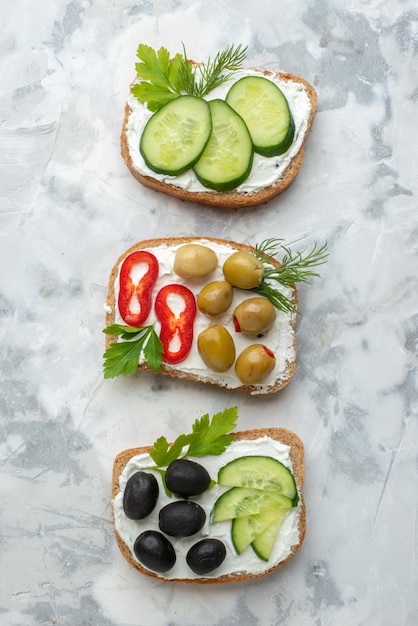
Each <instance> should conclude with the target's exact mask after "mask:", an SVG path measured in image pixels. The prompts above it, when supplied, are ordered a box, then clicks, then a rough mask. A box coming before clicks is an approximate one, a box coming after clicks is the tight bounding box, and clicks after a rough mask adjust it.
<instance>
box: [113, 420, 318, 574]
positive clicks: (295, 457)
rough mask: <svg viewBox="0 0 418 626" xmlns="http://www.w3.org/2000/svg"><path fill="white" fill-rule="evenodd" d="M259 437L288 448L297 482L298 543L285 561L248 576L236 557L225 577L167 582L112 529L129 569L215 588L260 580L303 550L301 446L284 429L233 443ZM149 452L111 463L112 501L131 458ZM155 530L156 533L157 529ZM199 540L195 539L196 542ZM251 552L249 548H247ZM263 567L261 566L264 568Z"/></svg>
mask: <svg viewBox="0 0 418 626" xmlns="http://www.w3.org/2000/svg"><path fill="white" fill-rule="evenodd" d="M262 437H269V438H270V439H273V440H275V441H278V442H280V443H282V444H285V445H286V446H289V448H290V460H291V465H292V473H293V476H294V478H295V481H296V485H297V488H298V493H299V504H298V539H297V541H296V542H295V543H294V544H293V545H291V546H289V551H288V554H287V556H286V557H285V558H283V559H282V560H281V561H280V562H278V563H275V564H274V565H269V563H268V562H263V561H261V560H260V568H261V569H260V571H258V572H252V573H249V572H247V571H245V570H242V569H241V566H240V564H239V557H238V558H237V564H236V569H235V568H234V567H233V568H232V570H233V571H232V572H230V573H228V574H223V575H219V576H216V571H215V572H214V573H213V574H212V575H207V576H203V577H197V578H192V577H190V578H189V577H182V578H167V577H164V576H163V575H160V574H158V573H155V572H153V571H150V570H148V569H147V568H145V567H143V566H142V565H141V564H140V563H139V562H138V561H137V560H136V558H134V556H133V555H132V552H131V550H130V547H129V546H128V545H127V544H126V543H125V541H124V540H123V539H122V537H121V536H120V534H119V533H118V531H117V529H116V526H115V530H114V531H115V537H116V542H117V544H118V546H119V549H120V551H121V552H122V555H123V556H124V558H125V559H126V560H127V561H128V563H129V564H130V565H132V566H133V567H134V568H135V569H137V570H138V571H139V572H141V573H142V574H145V575H146V576H150V577H152V578H157V579H159V580H163V581H167V582H181V583H197V584H203V583H205V584H214V583H218V584H219V583H231V582H239V581H244V580H251V579H256V578H260V577H262V576H266V575H267V574H271V573H272V572H274V571H275V570H277V569H278V568H279V567H282V566H283V565H285V564H286V563H288V562H289V561H290V560H291V559H292V558H293V557H294V556H295V554H296V553H297V552H298V551H299V549H300V548H301V546H302V543H303V540H304V538H305V534H306V509H305V501H304V497H303V493H302V488H303V484H304V472H305V469H304V446H303V443H302V441H301V440H300V439H299V437H298V436H297V435H296V434H295V433H293V432H292V431H290V430H287V429H285V428H263V429H256V430H246V431H241V432H236V433H234V439H235V440H236V441H252V440H255V439H260V438H262ZM149 450H150V446H142V447H138V448H131V449H128V450H124V451H123V452H120V453H119V454H118V455H117V457H116V458H115V460H114V464H113V473H112V501H113V500H114V499H115V498H116V496H117V495H118V494H119V492H120V484H119V478H120V476H121V474H122V472H123V470H124V468H125V466H126V464H127V463H128V462H129V461H130V460H131V459H132V457H134V456H136V455H138V454H144V453H147V452H148V451H149ZM217 458H219V459H220V464H221V465H222V461H221V458H222V455H220V457H217ZM197 461H199V462H201V463H202V464H203V465H204V457H203V458H202V459H197ZM113 519H114V521H115V515H114V514H113ZM156 530H158V529H156ZM198 540H199V538H196V541H198ZM248 549H249V550H251V548H248ZM226 558H227V559H228V558H229V559H231V558H234V557H231V556H228V555H227V557H226ZM263 563H264V566H263Z"/></svg>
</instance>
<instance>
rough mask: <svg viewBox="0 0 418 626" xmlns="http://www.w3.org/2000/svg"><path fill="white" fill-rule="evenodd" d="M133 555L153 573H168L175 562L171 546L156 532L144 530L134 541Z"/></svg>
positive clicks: (165, 538)
mask: <svg viewBox="0 0 418 626" xmlns="http://www.w3.org/2000/svg"><path fill="white" fill-rule="evenodd" d="M134 553H135V556H136V558H137V559H138V561H139V562H140V563H142V565H145V567H148V569H150V570H152V571H153V572H168V570H170V569H171V568H172V567H173V565H174V563H175V562H176V553H175V551H174V548H173V546H172V544H171V543H170V541H169V540H168V539H167V537H164V535H162V534H161V533H159V532H158V531H156V530H146V531H144V532H143V533H141V534H140V535H139V536H138V537H137V538H136V539H135V543H134Z"/></svg>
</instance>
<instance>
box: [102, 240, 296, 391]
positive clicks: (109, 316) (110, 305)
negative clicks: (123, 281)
mask: <svg viewBox="0 0 418 626" xmlns="http://www.w3.org/2000/svg"><path fill="white" fill-rule="evenodd" d="M199 240H204V241H208V242H214V243H217V244H221V245H229V246H231V247H232V248H234V249H235V250H242V251H244V252H254V247H253V246H250V245H248V244H244V243H238V242H236V241H230V240H226V239H219V238H215V237H201V238H199V237H164V238H154V239H145V240H143V241H139V242H138V243H136V244H134V245H132V246H131V247H130V248H128V249H127V250H126V251H125V252H124V253H123V254H121V255H120V256H119V258H118V259H117V261H116V263H115V264H114V266H113V268H112V271H111V273H110V277H109V283H108V293H107V298H106V310H107V312H106V327H108V326H111V325H112V324H114V323H115V315H116V308H117V302H116V299H115V281H116V280H117V277H118V272H119V266H120V264H121V263H122V262H123V260H124V259H125V258H126V257H127V256H129V255H130V254H132V252H136V251H137V250H142V249H148V248H156V247H158V246H161V245H167V246H175V245H179V244H187V243H192V242H198V241H199ZM271 262H272V264H274V265H275V266H276V267H279V266H280V263H279V261H277V259H272V260H271ZM293 302H294V304H295V307H296V305H297V289H296V286H295V285H294V286H293ZM289 324H290V326H291V327H292V328H294V326H295V324H296V316H292V317H291V319H290V321H289ZM116 340H117V337H115V336H113V335H105V348H106V349H107V348H108V347H109V346H110V345H111V344H112V343H113V342H115V341H116ZM293 347H294V351H295V353H296V338H295V337H293ZM138 370H142V371H151V370H150V368H149V367H148V366H147V365H146V364H145V363H141V364H139V365H138ZM295 370H296V361H295V360H293V361H288V362H287V372H286V376H285V377H284V378H280V379H279V380H277V381H276V382H275V384H274V385H270V386H269V387H268V388H267V389H266V391H265V392H263V393H265V394H271V393H276V392H277V391H279V390H280V389H283V388H284V387H285V386H286V385H288V384H289V382H290V380H291V379H292V377H293V375H294V373H295ZM158 374H164V375H167V376H171V377H174V378H180V379H182V380H190V381H193V382H198V383H204V384H211V385H216V386H218V387H222V388H228V389H229V388H230V387H227V385H226V384H225V385H224V384H222V383H221V382H219V381H218V380H216V379H213V378H211V375H210V370H209V369H208V374H207V377H206V378H205V379H203V378H201V377H200V376H197V375H195V374H190V373H186V372H184V371H182V370H181V369H172V368H169V367H166V366H165V365H164V363H163V364H162V365H161V368H160V369H159V370H158ZM258 390H259V386H257V385H241V386H239V387H234V391H245V392H248V393H254V392H257V391H258Z"/></svg>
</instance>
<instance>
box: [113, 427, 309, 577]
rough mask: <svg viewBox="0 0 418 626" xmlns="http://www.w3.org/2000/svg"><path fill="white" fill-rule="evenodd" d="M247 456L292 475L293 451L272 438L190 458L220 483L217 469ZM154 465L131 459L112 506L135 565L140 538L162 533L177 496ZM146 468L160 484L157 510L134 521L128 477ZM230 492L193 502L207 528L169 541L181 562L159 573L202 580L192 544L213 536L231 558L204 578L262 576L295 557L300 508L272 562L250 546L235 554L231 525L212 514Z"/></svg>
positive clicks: (289, 516)
mask: <svg viewBox="0 0 418 626" xmlns="http://www.w3.org/2000/svg"><path fill="white" fill-rule="evenodd" d="M246 455H265V456H270V457H273V458H275V459H277V460H278V461H280V462H281V463H283V464H284V465H285V466H286V467H288V468H289V469H290V470H291V471H292V463H291V459H290V447H289V446H287V445H285V444H282V443H280V442H278V441H275V440H274V439H271V438H270V437H260V438H259V439H255V440H240V441H233V442H232V443H231V444H230V446H228V448H227V449H226V450H225V452H224V453H223V454H221V455H219V456H204V457H199V458H193V457H190V459H191V460H194V461H196V462H198V463H200V464H201V465H203V466H204V467H205V468H206V470H207V471H208V472H209V475H210V477H211V478H212V479H213V480H215V481H216V479H217V475H218V471H219V469H220V468H221V467H222V466H224V465H226V464H227V463H229V462H230V461H232V460H233V459H235V458H237V457H240V456H246ZM188 458H189V457H188ZM153 465H154V463H153V461H152V459H151V457H150V456H149V455H148V454H140V455H137V456H134V457H132V458H131V459H130V460H129V461H128V463H127V465H126V466H125V468H124V470H123V472H122V473H121V475H120V478H119V486H120V492H119V493H118V494H117V495H116V497H115V498H114V500H113V502H112V504H113V513H114V522H115V528H116V530H117V532H118V534H119V535H120V537H121V538H122V540H123V541H124V543H125V544H126V545H127V546H128V548H129V550H130V551H131V553H132V557H133V559H134V560H135V561H137V559H136V557H135V555H134V552H133V544H134V542H135V539H136V538H137V537H138V535H139V534H140V533H141V532H143V531H145V530H159V529H158V512H159V510H160V509H161V508H162V507H163V506H165V505H166V504H169V503H170V502H173V498H170V497H168V496H167V495H166V494H165V492H164V489H163V487H162V482H161V476H160V475H159V473H158V472H155V471H153V470H149V467H150V466H153ZM144 469H146V470H147V471H149V472H150V473H152V474H154V475H155V476H156V478H157V480H158V483H159V498H158V502H157V506H156V507H155V509H154V511H153V512H152V513H151V514H150V515H149V516H148V517H147V518H145V519H143V520H138V521H137V520H131V519H129V518H128V517H127V516H126V515H125V513H124V511H123V491H124V488H125V485H126V483H127V481H128V479H129V477H130V476H132V474H134V473H135V472H137V471H138V470H144ZM227 489H228V488H227V487H221V486H220V485H218V484H216V485H215V486H214V487H213V488H212V489H209V490H207V491H205V492H204V493H203V494H201V495H200V496H197V497H195V498H191V500H192V501H193V502H197V503H198V504H199V505H200V506H201V507H203V509H204V510H205V512H206V522H205V524H204V526H203V528H202V530H201V531H199V532H198V533H196V534H195V535H192V536H191V537H184V538H176V537H169V540H170V541H171V542H172V544H173V546H174V548H175V551H176V555H177V558H176V562H175V565H174V567H173V568H172V569H171V570H170V571H168V572H165V573H164V574H158V576H160V577H161V578H165V579H173V578H189V579H192V578H200V576H199V575H197V574H195V573H194V572H193V571H192V570H191V569H190V568H189V566H188V565H187V563H186V554H187V552H188V550H189V548H190V547H191V546H192V545H194V544H195V543H197V542H198V541H200V540H201V539H205V538H208V537H211V538H216V539H219V540H221V541H222V542H223V543H224V544H225V547H226V557H225V560H224V561H223V563H222V564H221V565H220V566H219V567H218V568H217V569H216V570H214V571H213V572H212V573H211V574H207V575H206V576H205V578H217V577H218V576H224V575H228V574H234V573H245V574H249V575H257V574H261V573H263V572H265V571H267V570H269V569H270V568H272V567H274V566H275V565H278V564H279V563H281V562H282V561H283V560H284V559H286V558H287V557H288V556H289V555H290V553H291V552H292V546H295V545H297V544H298V543H299V518H300V504H299V505H298V506H297V507H294V508H292V509H290V510H289V511H288V512H287V513H286V516H285V518H284V520H283V524H282V526H281V528H280V532H279V535H278V537H277V539H276V542H275V545H274V548H273V552H272V554H271V557H270V560H269V561H268V562H265V561H262V560H261V559H260V558H259V557H257V555H256V554H255V552H254V551H253V550H252V548H251V546H250V547H249V548H247V549H246V550H244V551H243V552H242V553H241V554H240V555H237V554H236V551H235V549H234V546H233V544H232V540H231V522H230V521H224V522H217V523H211V522H210V511H211V510H212V507H213V505H214V503H215V501H216V500H217V498H218V497H219V496H220V495H221V494H222V493H223V492H224V491H226V490H227ZM299 495H300V494H299Z"/></svg>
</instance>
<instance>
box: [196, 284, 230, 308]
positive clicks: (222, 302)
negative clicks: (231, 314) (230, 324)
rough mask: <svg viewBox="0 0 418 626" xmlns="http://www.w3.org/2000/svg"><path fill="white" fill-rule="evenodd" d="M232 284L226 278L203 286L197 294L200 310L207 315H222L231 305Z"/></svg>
mask: <svg viewBox="0 0 418 626" xmlns="http://www.w3.org/2000/svg"><path fill="white" fill-rule="evenodd" d="M231 302H232V285H231V284H230V283H227V282H226V280H215V281H213V282H211V283H208V284H207V285H205V286H204V287H203V289H202V290H201V291H200V293H199V294H198V296H197V306H198V307H199V311H201V312H202V313H205V314H206V315H212V316H216V315H220V314H221V313H225V311H227V310H228V309H229V307H230V306H231Z"/></svg>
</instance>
